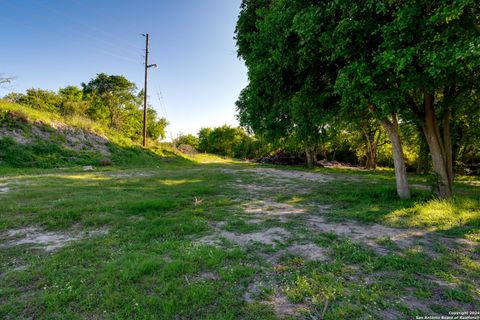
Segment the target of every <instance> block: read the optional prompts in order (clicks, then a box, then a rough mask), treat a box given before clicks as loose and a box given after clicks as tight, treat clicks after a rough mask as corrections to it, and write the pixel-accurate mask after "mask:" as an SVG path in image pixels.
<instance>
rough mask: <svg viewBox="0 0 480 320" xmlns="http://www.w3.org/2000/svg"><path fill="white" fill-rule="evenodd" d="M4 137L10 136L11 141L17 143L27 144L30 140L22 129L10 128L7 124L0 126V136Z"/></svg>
mask: <svg viewBox="0 0 480 320" xmlns="http://www.w3.org/2000/svg"><path fill="white" fill-rule="evenodd" d="M6 137H9V138H11V139H12V140H13V141H15V142H16V143H19V144H27V143H31V142H32V139H30V138H28V137H25V136H24V132H23V131H22V130H19V129H12V128H9V127H7V126H1V127H0V138H6Z"/></svg>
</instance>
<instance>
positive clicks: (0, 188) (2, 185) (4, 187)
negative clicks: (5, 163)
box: [0, 183, 10, 194]
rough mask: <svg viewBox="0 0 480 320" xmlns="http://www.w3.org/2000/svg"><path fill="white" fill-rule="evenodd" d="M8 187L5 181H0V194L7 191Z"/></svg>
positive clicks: (8, 190)
mask: <svg viewBox="0 0 480 320" xmlns="http://www.w3.org/2000/svg"><path fill="white" fill-rule="evenodd" d="M9 192H10V188H9V187H8V185H7V184H6V183H0V194H4V193H9Z"/></svg>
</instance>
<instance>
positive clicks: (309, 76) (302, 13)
mask: <svg viewBox="0 0 480 320" xmlns="http://www.w3.org/2000/svg"><path fill="white" fill-rule="evenodd" d="M479 25H480V6H479V5H478V1H474V0H455V1H451V0H447V1H427V0H420V1H418V0H415V1H414V0H401V1H400V0H394V1H351V0H335V1H318V0H243V2H242V5H241V13H240V16H239V19H238V22H237V27H236V41H237V46H238V55H239V57H241V58H242V59H243V60H244V61H245V63H246V66H247V68H248V77H249V84H248V86H247V87H246V88H245V89H244V90H243V91H242V93H241V95H240V98H239V100H238V102H237V109H238V112H239V119H240V123H241V125H242V126H244V127H247V128H248V130H250V131H252V132H254V133H255V134H256V135H261V136H263V137H265V138H266V139H267V141H270V142H275V141H296V144H297V145H298V146H301V147H302V148H303V149H304V151H305V153H306V154H307V158H308V159H309V161H308V162H309V164H311V165H312V164H313V163H314V156H315V155H316V154H317V153H318V151H319V150H321V149H323V148H325V145H326V144H329V143H331V142H332V141H334V140H335V139H336V137H338V136H341V135H342V134H343V133H344V132H350V133H356V134H355V135H361V136H362V138H363V141H364V143H363V145H364V148H363V149H364V153H365V158H366V159H367V161H366V164H367V166H368V167H375V165H376V164H375V163H376V160H377V153H378V151H379V150H380V149H379V148H381V147H382V146H384V143H385V141H388V144H389V145H390V149H391V152H392V158H393V162H394V167H395V174H396V182H397V193H398V195H399V196H400V197H401V198H409V197H410V190H409V185H408V182H407V177H406V168H407V161H406V157H407V155H406V153H408V152H411V150H406V149H414V150H415V153H416V154H417V162H418V163H419V169H420V170H423V171H427V170H430V169H431V170H432V171H433V173H434V175H435V178H436V179H435V180H436V182H435V188H436V193H437V195H438V196H439V197H449V196H451V195H452V193H453V178H454V174H455V172H459V171H461V170H462V168H464V167H465V165H467V166H470V167H476V166H478V163H479V160H480V129H479V128H480V108H479V105H480V92H479V83H480V28H479V27H478V26H479ZM332 137H333V138H332Z"/></svg>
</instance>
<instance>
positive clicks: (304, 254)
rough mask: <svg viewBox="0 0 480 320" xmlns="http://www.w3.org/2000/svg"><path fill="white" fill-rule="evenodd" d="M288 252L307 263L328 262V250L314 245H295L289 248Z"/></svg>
mask: <svg viewBox="0 0 480 320" xmlns="http://www.w3.org/2000/svg"><path fill="white" fill-rule="evenodd" d="M287 251H288V252H289V253H291V254H293V255H296V256H299V257H301V258H303V259H304V260H306V261H327V260H328V250H327V249H325V248H321V247H319V246H317V245H315V244H313V243H309V244H298V245H293V246H290V247H288V248H287Z"/></svg>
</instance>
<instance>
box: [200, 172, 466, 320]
mask: <svg viewBox="0 0 480 320" xmlns="http://www.w3.org/2000/svg"><path fill="white" fill-rule="evenodd" d="M223 171H224V172H227V173H231V174H238V173H242V172H243V173H253V174H255V175H260V176H264V177H265V178H266V179H257V181H254V182H252V181H251V179H249V180H248V182H247V181H243V180H242V175H241V174H240V175H238V178H237V179H236V181H235V183H234V184H233V186H234V187H235V188H237V189H239V190H242V191H243V192H244V194H246V197H243V198H242V195H240V196H239V199H237V201H238V202H240V205H241V207H242V209H243V211H244V213H245V220H244V221H245V222H246V223H248V224H255V225H260V226H261V225H262V223H264V222H265V221H267V220H268V221H271V220H272V219H273V220H277V221H278V222H280V223H288V222H290V221H291V220H292V219H295V221H297V222H299V224H298V225H303V226H304V227H305V228H307V229H310V230H312V231H314V232H315V233H334V234H336V235H337V236H339V237H341V238H343V239H348V240H351V241H352V242H356V243H363V244H365V245H367V246H368V247H370V248H371V249H372V250H374V251H375V252H376V253H377V254H379V255H386V254H389V253H393V252H394V253H395V254H402V253H401V250H404V249H411V250H417V251H421V252H424V253H425V254H428V255H430V256H432V257H434V258H435V257H437V256H439V255H440V254H439V253H437V252H436V251H435V248H436V247H438V244H442V245H445V246H446V247H448V248H449V249H450V250H466V249H468V250H470V249H471V248H472V247H473V246H474V245H475V243H474V242H472V241H469V240H466V239H458V238H448V237H442V236H439V235H438V234H434V233H432V232H429V231H428V230H420V229H412V228H410V229H400V228H392V227H387V226H384V225H381V224H361V223H358V222H355V221H343V222H334V221H328V220H327V219H326V217H325V216H324V215H323V213H325V212H326V211H327V210H329V208H330V205H328V204H321V205H315V204H312V203H309V204H308V206H306V205H305V204H302V203H282V202H278V201H277V197H278V195H282V194H283V195H289V196H291V197H295V196H298V197H301V196H302V195H304V194H306V193H308V192H310V190H311V186H312V185H315V186H317V187H318V184H322V183H328V182H329V181H330V180H332V179H333V175H325V174H320V173H311V172H303V171H295V170H277V169H272V168H252V169H239V170H234V169H223ZM346 179H349V178H346ZM352 179H357V178H356V177H353V178H352ZM312 182H314V183H312ZM413 187H414V188H417V189H424V190H429V189H430V187H428V186H425V185H413ZM275 196H276V197H275ZM223 227H224V225H223V224H217V225H215V226H214V230H215V232H214V235H211V236H209V237H205V238H204V239H203V240H202V241H206V242H208V241H210V243H212V244H213V243H215V244H219V240H218V239H219V238H226V239H228V240H230V241H232V242H234V243H236V244H238V245H240V246H243V247H245V246H248V245H251V244H253V243H255V242H259V243H263V244H270V245H272V246H274V247H275V245H276V244H278V243H283V244H284V243H286V240H288V239H290V240H291V239H293V238H292V236H294V235H293V234H292V233H291V232H293V231H287V230H286V229H284V228H281V227H278V224H275V227H270V228H268V227H267V228H265V229H263V230H261V231H255V232H252V233H246V234H236V233H232V232H228V231H225V230H223ZM304 240H308V239H304ZM328 251H329V250H328V249H326V248H322V247H319V246H317V245H315V244H313V243H302V244H299V243H294V244H292V245H289V246H287V247H286V248H283V249H280V250H277V251H275V252H271V253H270V252H269V253H261V254H260V255H261V256H262V257H263V258H264V259H265V261H267V262H270V263H271V264H272V265H274V266H275V265H278V264H279V260H280V258H281V257H282V256H284V255H285V254H292V255H295V256H298V257H301V258H302V259H304V260H305V261H312V260H316V261H327V260H328V259H329V255H328V253H329V252H328ZM359 272H360V271H359ZM359 276H360V278H359V279H361V280H362V281H365V283H366V284H368V283H369V282H370V284H371V282H372V281H375V279H368V277H367V278H366V279H363V277H364V275H363V274H359ZM265 277H267V278H268V277H269V275H268V274H267V275H265V274H264V275H263V279H262V278H257V279H255V280H254V281H253V282H252V283H251V284H250V285H249V287H248V290H247V292H246V294H245V297H244V298H245V300H246V301H247V302H254V301H257V302H261V303H265V304H267V305H270V306H272V307H273V309H274V310H275V311H276V313H277V314H278V315H279V316H281V317H289V316H298V315H299V310H300V309H301V308H302V307H304V306H302V304H293V303H291V302H289V301H288V299H287V297H286V296H285V295H284V294H283V293H282V289H281V287H277V286H278V284H271V283H270V284H267V287H270V289H272V288H274V289H275V290H273V291H272V292H275V294H273V295H271V296H270V297H269V298H268V299H265V297H256V296H259V293H260V291H261V289H260V288H261V287H262V286H265V283H264V280H265ZM359 279H357V280H359ZM441 282H442V281H441V280H438V279H437V280H436V281H432V283H434V284H436V285H438V286H440V287H445V286H449V287H451V284H448V283H441ZM401 302H402V303H403V304H404V305H406V306H407V307H409V308H411V309H412V310H414V309H418V310H422V311H424V312H425V313H426V314H435V313H434V312H432V311H431V310H430V308H429V307H428V303H426V302H425V301H424V300H418V299H417V298H415V297H414V295H413V294H411V295H407V296H405V297H403V298H402V299H401ZM431 302H434V299H432V300H431ZM379 316H381V317H382V318H384V319H399V318H401V313H400V312H399V311H398V310H395V309H387V310H384V311H381V313H380V314H379Z"/></svg>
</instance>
